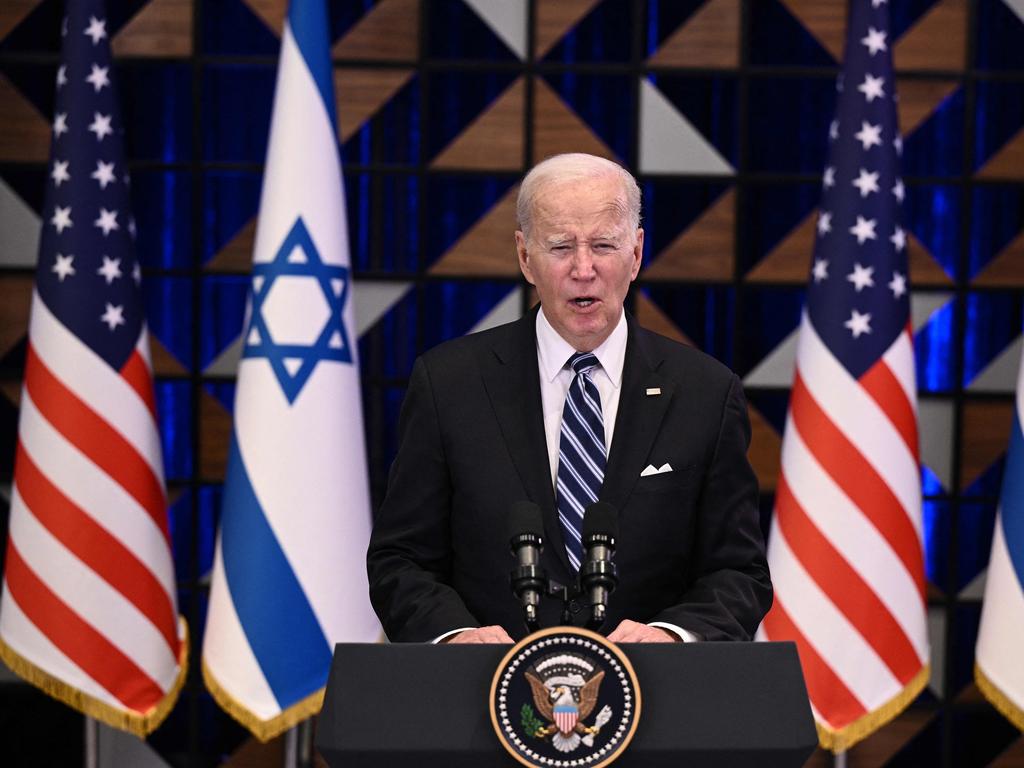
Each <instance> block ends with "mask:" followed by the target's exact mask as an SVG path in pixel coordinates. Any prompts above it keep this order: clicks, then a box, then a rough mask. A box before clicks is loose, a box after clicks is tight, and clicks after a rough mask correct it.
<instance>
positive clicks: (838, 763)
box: [832, 750, 846, 768]
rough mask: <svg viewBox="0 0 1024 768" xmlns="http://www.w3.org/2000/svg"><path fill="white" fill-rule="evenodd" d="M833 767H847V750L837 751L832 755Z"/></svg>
mask: <svg viewBox="0 0 1024 768" xmlns="http://www.w3.org/2000/svg"><path fill="white" fill-rule="evenodd" d="M832 758H833V759H832V768H846V751H845V750H844V751H842V752H836V753H835V754H834V755H833V756H832Z"/></svg>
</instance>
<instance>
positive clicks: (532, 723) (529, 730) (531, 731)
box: [519, 704, 544, 737]
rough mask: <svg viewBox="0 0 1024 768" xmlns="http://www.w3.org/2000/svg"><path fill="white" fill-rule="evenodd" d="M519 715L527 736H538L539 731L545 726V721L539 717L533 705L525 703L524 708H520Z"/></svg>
mask: <svg viewBox="0 0 1024 768" xmlns="http://www.w3.org/2000/svg"><path fill="white" fill-rule="evenodd" d="M519 717H520V721H521V722H522V725H523V730H524V731H526V735H527V736H533V737H536V735H537V732H538V731H540V730H541V729H542V728H543V727H544V723H542V722H541V721H540V720H539V719H537V715H536V714H535V713H534V711H533V707H531V706H530V705H529V704H523V707H522V709H520V710H519Z"/></svg>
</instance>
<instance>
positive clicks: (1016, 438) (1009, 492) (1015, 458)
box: [1000, 411, 1024, 591]
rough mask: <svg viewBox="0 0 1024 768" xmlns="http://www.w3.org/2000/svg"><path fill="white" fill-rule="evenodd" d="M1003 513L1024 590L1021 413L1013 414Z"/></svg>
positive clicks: (1022, 436) (1015, 565) (1011, 559)
mask: <svg viewBox="0 0 1024 768" xmlns="http://www.w3.org/2000/svg"><path fill="white" fill-rule="evenodd" d="M1000 504H1001V506H1002V510H1003V514H1002V520H1003V536H1004V537H1005V538H1006V548H1007V550H1009V552H1010V562H1011V563H1012V564H1013V570H1014V571H1015V572H1016V574H1017V581H1018V582H1019V583H1020V588H1021V591H1024V434H1022V433H1021V425H1020V414H1019V413H1017V412H1016V411H1015V412H1014V414H1013V427H1012V428H1011V430H1010V448H1009V450H1008V451H1007V455H1006V468H1005V469H1004V470H1003V493H1002V497H1001V499H1000Z"/></svg>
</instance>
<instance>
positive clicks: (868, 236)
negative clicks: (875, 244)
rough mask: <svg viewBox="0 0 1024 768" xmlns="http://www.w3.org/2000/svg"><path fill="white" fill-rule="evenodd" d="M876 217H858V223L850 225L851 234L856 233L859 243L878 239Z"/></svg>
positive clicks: (862, 243)
mask: <svg viewBox="0 0 1024 768" xmlns="http://www.w3.org/2000/svg"><path fill="white" fill-rule="evenodd" d="M876 223H877V222H876V221H875V219H865V218H864V217H863V216H858V217H857V223H856V224H854V225H853V226H852V227H850V234H851V235H855V236H856V238H857V244H858V245H864V241H865V240H876V239H877V238H878V235H876V234H875V224H876Z"/></svg>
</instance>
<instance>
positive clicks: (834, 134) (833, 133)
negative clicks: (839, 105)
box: [828, 120, 839, 141]
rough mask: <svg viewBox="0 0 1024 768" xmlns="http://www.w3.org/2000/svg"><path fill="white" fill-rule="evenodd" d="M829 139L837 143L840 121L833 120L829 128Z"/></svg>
mask: <svg viewBox="0 0 1024 768" xmlns="http://www.w3.org/2000/svg"><path fill="white" fill-rule="evenodd" d="M828 137H829V138H830V139H831V140H832V141H835V140H836V139H838V138H839V121H838V120H833V121H832V122H831V123H829V126H828Z"/></svg>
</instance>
